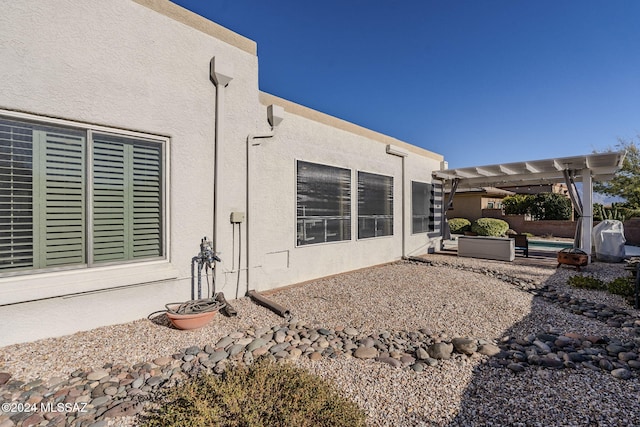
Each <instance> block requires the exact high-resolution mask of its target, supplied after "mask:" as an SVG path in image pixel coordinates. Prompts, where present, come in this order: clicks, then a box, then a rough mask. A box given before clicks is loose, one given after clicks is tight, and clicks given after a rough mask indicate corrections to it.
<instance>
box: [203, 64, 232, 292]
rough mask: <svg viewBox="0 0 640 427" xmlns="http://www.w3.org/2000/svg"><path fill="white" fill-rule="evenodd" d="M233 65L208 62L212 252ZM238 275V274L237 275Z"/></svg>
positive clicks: (217, 230)
mask: <svg viewBox="0 0 640 427" xmlns="http://www.w3.org/2000/svg"><path fill="white" fill-rule="evenodd" d="M232 75H233V65H232V64H230V63H228V62H225V61H224V60H221V59H220V58H216V57H215V56H214V57H213V58H211V61H210V62H209V78H210V79H211V81H212V82H213V84H214V85H215V87H216V107H215V108H216V111H215V130H214V133H215V136H214V138H215V139H214V153H213V155H214V159H213V239H212V243H213V248H214V250H218V249H219V245H218V243H219V240H218V236H219V235H220V234H221V233H220V228H221V225H222V221H221V220H220V218H221V217H220V209H221V207H222V205H223V204H222V197H221V194H220V193H221V192H220V189H221V188H222V183H221V181H222V179H223V178H222V174H221V173H220V165H221V164H222V161H221V159H220V156H221V150H220V144H221V142H222V138H223V137H224V121H223V117H224V112H225V109H224V100H225V88H226V87H227V86H228V85H229V83H230V82H231V80H233V77H232ZM238 274H239V273H238ZM213 275H214V279H213V280H214V282H216V283H219V282H218V279H219V278H218V277H217V276H218V269H217V268H216V269H214V271H213Z"/></svg>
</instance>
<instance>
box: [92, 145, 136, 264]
mask: <svg viewBox="0 0 640 427" xmlns="http://www.w3.org/2000/svg"><path fill="white" fill-rule="evenodd" d="M126 161H127V156H126V153H125V145H124V144H123V143H121V142H118V141H111V140H109V139H108V138H103V137H102V135H95V134H94V141H93V261H94V262H101V261H112V260H124V259H128V258H129V256H128V255H129V254H128V253H127V247H129V241H130V239H129V236H128V233H127V223H128V222H129V216H130V215H129V212H128V210H127V208H128V203H127V200H128V199H129V197H128V195H127V193H126V191H127V188H126V186H125V178H126V170H127V169H128V165H127V164H126Z"/></svg>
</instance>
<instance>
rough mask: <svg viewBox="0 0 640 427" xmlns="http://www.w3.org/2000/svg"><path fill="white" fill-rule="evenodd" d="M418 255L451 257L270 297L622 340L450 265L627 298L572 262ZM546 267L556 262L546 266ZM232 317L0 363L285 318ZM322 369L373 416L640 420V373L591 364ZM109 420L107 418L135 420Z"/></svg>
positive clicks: (410, 323) (387, 321)
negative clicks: (582, 281)
mask: <svg viewBox="0 0 640 427" xmlns="http://www.w3.org/2000/svg"><path fill="white" fill-rule="evenodd" d="M427 259H429V260H431V261H435V262H446V263H448V264H451V265H449V266H429V265H426V264H418V263H407V262H400V263H395V264H389V265H385V266H380V267H372V268H368V269H364V270H360V271H357V272H352V273H346V274H342V275H338V276H333V277H329V278H325V279H320V280H316V281H312V282H309V283H306V284H304V285H302V286H297V287H290V288H287V289H283V290H281V291H279V292H276V293H273V294H271V295H270V296H269V298H271V299H273V300H274V301H276V302H278V303H280V304H282V305H284V306H286V307H287V308H289V309H290V310H291V312H292V313H293V315H294V316H295V317H296V318H297V319H299V320H303V321H306V322H307V323H309V324H312V325H318V326H324V327H329V328H335V327H339V326H352V327H355V328H357V329H358V330H360V331H361V332H374V331H380V330H387V331H397V330H408V331H414V330H417V329H421V328H423V329H430V330H432V331H434V332H436V333H439V334H441V335H443V336H448V337H456V336H465V337H474V338H484V339H488V340H494V341H498V340H500V339H501V338H502V337H505V336H515V337H524V336H526V335H528V334H531V333H540V332H544V331H548V330H550V329H551V328H555V329H557V330H560V331H562V332H577V333H581V334H585V335H607V336H610V337H618V338H622V339H626V340H629V339H631V337H629V336H626V335H625V332H624V331H623V330H622V329H620V328H611V327H607V326H606V325H604V324H603V323H601V322H599V321H597V320H591V319H588V318H585V317H584V316H578V315H574V314H571V313H569V312H567V311H565V310H562V309H561V308H559V307H557V306H555V305H553V304H550V303H548V302H546V301H545V300H543V299H540V298H533V297H532V295H531V294H530V293H527V292H523V291H521V290H519V289H518V288H516V287H515V286H513V285H510V284H507V283H505V282H503V281H501V280H499V279H497V278H494V277H489V276H487V275H486V274H478V273H474V272H470V271H464V270H461V269H457V268H455V266H458V267H463V266H464V267H465V268H482V269H490V270H499V271H501V272H503V273H504V274H508V275H511V276H515V277H518V278H521V279H528V280H533V281H535V282H536V283H537V284H539V285H540V286H543V285H545V284H551V285H555V286H557V287H560V288H562V289H563V291H566V292H571V293H574V294H576V295H577V296H579V297H581V298H585V299H588V300H592V301H597V302H602V303H605V304H608V305H614V306H619V307H624V302H623V301H622V300H621V299H620V298H619V297H616V296H613V295H609V294H606V293H603V292H593V291H584V290H577V289H573V288H570V287H567V286H565V285H564V283H565V282H566V280H567V278H568V277H569V276H570V275H573V274H576V273H575V272H574V271H573V270H572V269H568V268H562V269H558V270H556V269H555V268H553V267H540V266H538V267H532V266H522V265H516V264H510V263H503V262H492V261H486V260H476V259H470V258H456V257H451V256H443V255H429V256H428V257H427ZM554 267H555V266H554ZM584 273H585V274H593V275H596V276H597V277H600V278H602V279H604V280H611V279H613V278H615V277H618V276H621V275H624V274H625V272H624V270H623V267H622V265H617V264H616V265H613V264H600V263H594V264H592V265H590V266H588V267H586V268H585V269H584ZM233 305H234V307H235V308H236V309H237V311H238V313H239V315H238V317H236V318H225V317H222V316H217V317H216V318H215V319H214V321H213V322H211V323H210V324H209V325H208V326H206V327H205V328H202V329H199V330H196V331H178V330H175V329H172V328H169V327H167V324H166V319H165V318H164V316H161V317H160V318H159V319H158V320H157V321H156V322H152V321H148V320H139V321H136V322H131V323H127V324H123V325H116V326H110V327H104V328H98V329H93V330H90V331H86V332H80V333H76V334H74V335H70V336H65V337H60V338H54V339H45V340H40V341H36V342H31V343H26V344H18V345H12V346H7V347H4V348H0V372H10V373H11V374H12V375H13V376H14V377H15V378H19V379H23V380H30V379H35V378H43V379H51V378H53V377H61V376H65V375H68V374H70V373H71V372H73V371H75V370H76V369H78V368H99V367H101V366H103V365H104V364H106V363H125V364H131V365H132V364H134V363H137V362H140V361H148V360H152V359H154V358H156V357H159V356H166V355H171V354H173V353H175V352H177V351H178V350H180V349H183V348H186V347H189V346H192V345H200V346H204V345H205V344H210V343H214V342H216V341H217V340H218V339H220V338H222V337H223V336H225V335H227V334H229V333H231V332H233V331H237V330H242V329H244V328H246V327H249V326H252V325H255V326H271V325H278V324H281V323H283V320H282V319H281V318H279V317H278V316H276V315H275V314H273V313H271V312H269V311H268V310H266V309H264V308H262V307H259V306H256V305H254V304H253V303H251V302H250V301H248V300H247V299H246V298H243V299H240V300H237V301H233ZM297 363H298V364H299V365H301V366H303V367H305V368H307V369H309V370H310V371H311V372H313V373H316V374H318V375H320V376H322V377H324V378H327V379H330V380H331V381H333V382H335V383H336V384H337V386H338V387H340V388H341V389H342V390H343V391H344V392H345V394H347V395H348V396H349V397H350V398H352V399H353V400H354V401H356V402H357V403H358V404H359V405H360V406H361V407H362V408H364V410H365V411H366V413H367V415H368V422H369V424H370V425H376V426H377V425H381V426H382V425H394V426H395V425H403V426H404V425H406V426H413V425H424V426H432V425H433V426H436V425H437V426H448V425H450V426H457V425H465V426H467V425H469V426H472V425H522V426H530V425H531V426H535V425H540V426H547V425H601V426H618V425H620V426H628V425H640V400H639V398H638V396H640V380H639V379H638V377H637V375H636V376H634V378H632V379H630V380H627V381H621V380H617V379H615V378H613V377H612V376H611V375H609V374H607V373H603V372H596V371H591V370H588V369H577V370H569V369H565V370H560V371H555V370H547V369H537V368H530V369H527V370H526V371H525V372H521V373H518V374H514V373H513V372H511V371H509V370H507V369H503V368H492V367H490V366H489V365H488V364H485V363H483V359H482V358H478V359H475V360H474V359H469V360H466V361H454V360H450V361H442V363H440V364H439V365H438V366H437V367H435V368H430V369H426V370H425V371H424V372H421V373H416V372H413V371H411V370H401V369H394V368H391V367H390V366H388V365H385V364H382V363H378V362H374V361H371V360H367V361H364V360H359V359H353V358H350V359H347V358H345V357H339V358H337V359H322V360H320V361H317V362H311V361H309V360H299V361H298V362H297ZM134 421H135V420H133V419H113V420H110V422H109V425H133V424H134Z"/></svg>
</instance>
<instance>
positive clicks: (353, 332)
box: [343, 327, 358, 337]
mask: <svg viewBox="0 0 640 427" xmlns="http://www.w3.org/2000/svg"><path fill="white" fill-rule="evenodd" d="M343 332H344V333H345V334H347V335H349V336H350V337H355V336H357V335H358V331H357V330H356V329H355V328H351V327H346V328H344V331H343Z"/></svg>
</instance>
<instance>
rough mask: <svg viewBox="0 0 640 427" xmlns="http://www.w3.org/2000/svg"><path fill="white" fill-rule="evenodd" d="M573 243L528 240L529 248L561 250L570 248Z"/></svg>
mask: <svg viewBox="0 0 640 427" xmlns="http://www.w3.org/2000/svg"><path fill="white" fill-rule="evenodd" d="M572 247H573V242H558V241H555V240H529V248H534V249H552V250H561V249H565V248H572Z"/></svg>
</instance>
